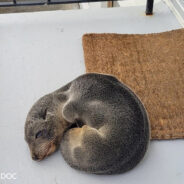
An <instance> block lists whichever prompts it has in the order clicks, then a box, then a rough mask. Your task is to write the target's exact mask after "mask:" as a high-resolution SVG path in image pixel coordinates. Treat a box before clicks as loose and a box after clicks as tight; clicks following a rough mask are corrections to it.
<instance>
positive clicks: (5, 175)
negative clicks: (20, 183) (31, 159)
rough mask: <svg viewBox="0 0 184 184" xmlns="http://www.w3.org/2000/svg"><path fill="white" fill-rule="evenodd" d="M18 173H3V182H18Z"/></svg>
mask: <svg viewBox="0 0 184 184" xmlns="http://www.w3.org/2000/svg"><path fill="white" fill-rule="evenodd" d="M16 175H17V174H16V173H10V172H7V173H5V172H2V173H1V175H0V178H1V180H16Z"/></svg>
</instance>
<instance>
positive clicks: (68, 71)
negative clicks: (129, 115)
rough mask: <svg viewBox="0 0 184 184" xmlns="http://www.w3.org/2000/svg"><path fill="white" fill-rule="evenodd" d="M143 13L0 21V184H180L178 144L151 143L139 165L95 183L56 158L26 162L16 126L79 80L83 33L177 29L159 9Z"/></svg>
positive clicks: (59, 14) (181, 145)
mask: <svg viewBox="0 0 184 184" xmlns="http://www.w3.org/2000/svg"><path fill="white" fill-rule="evenodd" d="M157 2H158V1H157ZM144 11H145V6H137V7H134V6H131V7H122V8H112V9H89V10H70V11H52V12H40V13H38V12H37V13H20V14H8V15H6V14H3V15H0V173H4V172H5V173H7V172H11V173H16V180H3V179H0V183H1V184H4V183H6V184H9V183H13V184H29V183H30V184H33V183H34V184H41V183H44V184H87V183H89V184H98V183H101V184H112V183H114V184H120V183H121V184H123V183H125V184H127V183H128V184H139V183H140V184H155V183H157V184H173V183H175V184H183V183H184V157H183V156H184V140H173V141H152V142H151V143H150V147H149V150H148V153H147V155H146V156H145V158H144V160H143V161H142V162H141V163H140V164H139V165H138V166H137V167H136V168H134V169H133V170H131V171H130V172H127V173H125V174H121V175H114V176H97V175H90V174H86V173H83V172H80V171H77V170H74V169H72V168H70V167H69V166H68V165H67V164H66V163H65V161H64V160H63V158H62V156H61V155H60V153H59V152H57V153H55V154H53V155H52V156H51V157H49V158H48V159H46V160H44V161H42V162H39V163H38V162H35V161H32V160H31V157H30V155H29V150H28V147H27V144H26V143H25V141H24V122H25V118H26V115H27V112H28V110H29V109H30V107H31V105H32V104H33V103H34V102H35V101H36V100H37V99H38V98H39V97H41V96H43V95H44V94H46V93H49V92H52V91H53V90H55V89H57V88H59V87H61V86H62V85H64V84H65V83H66V82H68V81H70V80H72V79H74V78H75V77H77V76H78V75H80V74H83V73H84V72H85V67H84V58H83V50H82V44H81V37H82V35H83V34H84V33H86V32H99V33H103V32H114V33H152V32H162V31H167V30H172V29H177V28H181V25H180V24H179V22H178V21H177V19H176V17H175V16H174V15H173V13H172V12H171V11H170V10H169V8H168V7H167V5H166V4H164V3H163V2H158V3H155V6H154V12H155V13H154V15H153V16H145V15H144Z"/></svg>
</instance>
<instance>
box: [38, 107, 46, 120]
mask: <svg viewBox="0 0 184 184" xmlns="http://www.w3.org/2000/svg"><path fill="white" fill-rule="evenodd" d="M46 116H47V109H44V110H43V111H41V112H40V117H41V118H42V119H44V120H45V119H46Z"/></svg>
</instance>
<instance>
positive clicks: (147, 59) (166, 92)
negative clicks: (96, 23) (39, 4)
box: [83, 29, 184, 139]
mask: <svg viewBox="0 0 184 184" xmlns="http://www.w3.org/2000/svg"><path fill="white" fill-rule="evenodd" d="M83 49H84V57H85V65H86V72H97V73H106V74H112V75H115V76H116V77H117V78H118V79H119V80H121V81H122V82H123V83H125V84H126V85H128V86H129V87H130V88H131V89H132V90H133V91H134V92H135V93H136V94H137V95H138V96H139V98H140V99H141V100H142V102H143V104H144V105H145V107H146V109H147V112H148V115H149V119H150V123H151V138H152V139H176V138H184V29H179V30H175V31H169V32H164V33H157V34H143V35H139V34H85V35H84V36H83Z"/></svg>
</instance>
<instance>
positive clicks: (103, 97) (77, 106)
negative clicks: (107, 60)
mask: <svg viewBox="0 0 184 184" xmlns="http://www.w3.org/2000/svg"><path fill="white" fill-rule="evenodd" d="M74 124H75V125H76V126H73V125H74ZM39 126H41V129H40V127H39ZM35 127H36V128H35ZM38 130H39V131H38ZM42 130H44V131H42ZM40 132H41V133H40ZM43 132H44V133H43ZM43 135H44V136H43ZM35 136H36V137H35ZM25 137H26V140H27V142H28V144H29V147H30V150H31V153H32V156H34V157H35V155H36V158H38V159H43V158H44V157H45V156H47V155H49V154H51V153H52V152H53V151H55V149H56V148H57V147H58V145H59V144H60V148H61V153H62V155H63V157H64V159H65V160H66V161H67V163H68V164H69V165H71V166H72V167H74V168H77V169H80V170H83V171H87V172H90V173H95V174H115V173H123V172H125V171H128V170H130V169H131V168H133V167H134V166H136V165H137V164H138V163H139V161H140V160H141V159H142V158H143V156H144V154H145V152H146V150H147V146H148V143H149V138H150V131H149V121H148V116H147V113H146V110H145V108H144V106H143V104H142V103H141V101H140V100H139V99H138V97H137V96H136V95H135V94H134V93H133V92H132V91H131V90H130V89H129V88H128V87H127V86H125V85H124V84H122V83H121V82H120V81H119V80H117V79H116V78H115V77H113V76H110V75H102V74H96V73H89V74H84V75H81V76H79V77H78V78H76V79H75V80H73V81H72V82H70V83H69V84H67V85H66V86H64V87H62V88H60V89H58V90H56V91H54V92H53V93H51V94H48V95H46V96H44V97H42V98H41V99H40V100H38V102H36V103H35V105H34V106H33V107H32V109H31V110H30V112H29V114H28V117H27V121H26V125H25ZM45 142H46V143H47V144H45ZM45 145H47V146H45ZM53 146H54V148H53ZM40 147H42V149H40Z"/></svg>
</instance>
